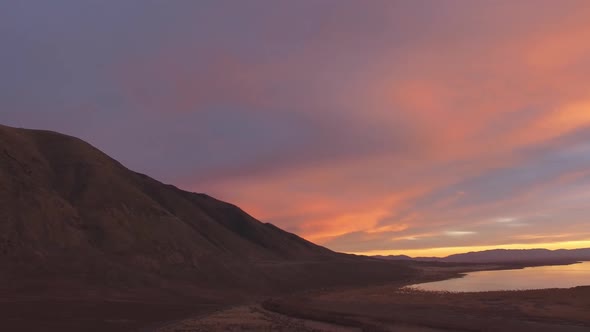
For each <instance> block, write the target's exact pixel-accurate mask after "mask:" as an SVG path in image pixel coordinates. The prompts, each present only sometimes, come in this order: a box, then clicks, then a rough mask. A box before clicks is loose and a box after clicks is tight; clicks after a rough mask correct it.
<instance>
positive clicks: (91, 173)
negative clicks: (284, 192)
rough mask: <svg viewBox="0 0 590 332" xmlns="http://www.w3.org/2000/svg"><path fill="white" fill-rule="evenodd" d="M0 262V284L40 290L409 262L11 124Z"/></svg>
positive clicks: (243, 280) (4, 135)
mask: <svg viewBox="0 0 590 332" xmlns="http://www.w3.org/2000/svg"><path fill="white" fill-rule="evenodd" d="M0 264H1V267H0V281H1V282H2V285H3V286H0V288H2V287H4V290H5V291H9V290H15V289H20V290H22V292H32V293H34V294H36V295H38V294H40V293H43V292H49V293H52V294H63V293H64V292H65V293H67V294H70V295H71V294H73V293H74V292H80V293H84V294H85V295H88V293H89V289H91V288H92V289H97V291H95V293H101V294H102V292H114V291H115V290H116V289H119V290H121V291H125V292H127V291H129V290H131V289H145V291H146V292H158V291H163V290H165V289H175V290H176V292H181V293H183V294H190V293H191V292H192V293H196V294H200V295H202V294H203V293H204V290H206V291H207V292H208V291H211V290H212V289H222V290H224V291H228V290H231V289H234V290H236V292H237V291H239V292H273V291H281V290H283V291H284V290H294V289H305V288H313V287H323V286H326V285H333V284H338V283H344V284H347V283H354V282H358V281H357V280H356V279H358V278H359V277H361V276H362V277H363V278H364V279H366V278H368V279H371V278H373V279H375V280H387V279H391V278H397V277H399V276H403V275H407V274H408V273H412V271H411V269H409V268H405V267H403V266H394V265H391V264H385V265H384V264H382V262H377V261H375V260H371V259H367V258H361V257H355V256H351V255H344V254H339V253H335V252H332V251H330V250H328V249H326V248H324V247H321V246H318V245H315V244H313V243H311V242H309V241H306V240H304V239H302V238H300V237H298V236H297V235H294V234H291V233H288V232H285V231H283V230H281V229H280V228H278V227H276V226H274V225H272V224H268V223H262V222H260V221H258V220H256V219H255V218H253V217H252V216H250V215H248V214H247V213H246V212H244V211H243V210H241V209H240V208H238V207H237V206H235V205H232V204H229V203H225V202H222V201H220V200H217V199H215V198H212V197H210V196H207V195H205V194H198V193H191V192H186V191H183V190H180V189H178V188H176V187H174V186H172V185H166V184H163V183H160V182H158V181H156V180H154V179H152V178H150V177H148V176H146V175H143V174H139V173H136V172H133V171H131V170H129V169H127V168H125V167H124V166H123V165H122V164H120V163H119V162H117V161H116V160H114V159H112V158H110V157H109V156H107V155H106V154H104V153H102V152H101V151H99V150H98V149H96V148H94V147H93V146H91V145H90V144H88V143H86V142H84V141H82V140H80V139H77V138H74V137H70V136H67V135H63V134H59V133H55V132H50V131H42V130H27V129H17V128H11V127H6V126H0ZM0 292H1V289H0Z"/></svg>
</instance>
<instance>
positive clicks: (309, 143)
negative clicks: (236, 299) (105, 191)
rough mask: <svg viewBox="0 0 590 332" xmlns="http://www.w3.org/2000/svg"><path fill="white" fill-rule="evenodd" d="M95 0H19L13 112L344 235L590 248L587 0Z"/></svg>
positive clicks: (299, 228) (445, 248)
mask: <svg viewBox="0 0 590 332" xmlns="http://www.w3.org/2000/svg"><path fill="white" fill-rule="evenodd" d="M93 3H94V5H93V6H85V7H84V10H81V9H80V8H78V6H79V4H78V2H75V1H70V4H69V5H68V6H61V7H60V6H55V4H50V3H49V2H48V3H42V2H41V3H38V4H36V5H35V7H34V8H33V5H32V4H26V3H25V2H24V1H23V2H21V1H15V2H14V3H12V4H6V5H3V6H4V7H8V9H6V8H5V9H3V10H2V12H3V14H0V38H1V39H2V40H10V41H11V43H13V44H14V45H15V46H14V47H10V48H3V51H2V53H3V55H2V56H1V57H0V69H2V73H3V75H2V77H0V87H1V89H0V123H2V124H6V125H10V126H21V127H28V128H44V129H51V130H56V131H60V132H65V133H67V134H71V135H75V136H78V137H81V138H83V139H85V140H87V141H89V142H91V143H92V144H94V145H96V146H97V147H98V148H100V149H101V150H103V151H105V152H106V153H108V154H109V155H112V156H113V157H114V158H116V159H117V160H118V161H120V162H121V163H123V164H124V165H125V166H127V167H129V168H130V169H134V170H138V171H141V172H144V173H146V174H148V175H150V176H153V177H155V178H157V179H159V180H161V181H163V182H167V183H172V184H174V185H176V186H178V187H180V188H183V189H186V190H190V191H196V192H204V193H208V194H210V195H212V196H214V197H217V198H220V199H223V200H225V201H229V202H232V203H233V204H236V205H238V206H240V207H241V208H243V209H244V210H245V211H247V212H248V213H250V214H252V215H253V216H254V217H256V218H257V219H259V220H261V221H263V222H270V223H273V224H275V225H277V226H279V227H281V228H283V229H285V230H287V231H290V232H294V233H296V234H298V235H300V236H302V237H304V238H306V239H308V240H310V241H314V242H316V243H318V244H321V245H324V246H326V247H328V248H330V249H333V250H337V251H342V252H348V253H357V254H371V255H375V254H379V255H385V254H396V255H398V254H405V255H410V256H445V255H449V254H453V253H458V252H466V251H477V250H485V249H492V248H505V249H527V248H540V247H542V248H548V249H559V248H568V249H569V248H581V247H590V220H589V219H588V218H589V217H588V216H590V204H589V202H590V1H586V0H581V1H573V0H572V1H570V0H564V1H550V0H547V1H545V0H535V1H518V2H513V1H503V0H500V1H485V0H483V1H455V0H449V1H428V2H423V1H389V0H387V1H378V0H376V1H370V2H363V1H346V0H334V1H331V0H327V1H303V0H297V1H285V2H283V1H281V2H277V1H255V0H251V1H176V2H164V1H162V2H157V1H146V2H145V4H144V5H143V7H142V8H141V9H140V10H138V8H136V6H133V5H131V4H127V3H126V2H125V1H121V2H117V1H110V2H100V1H96V2H93ZM164 4H166V6H164ZM335 4H338V6H336V5H335ZM58 8H59V9H58ZM64 8H67V10H64ZM531 8H533V10H531ZM6 13H10V14H9V15H7V14H6ZM41 14H42V15H41ZM171 18H173V19H171ZM221 18H223V19H221ZM97 26H98V27H100V28H99V29H96V28H95V27H97ZM93 27H94V28H93ZM47 40H51V43H48V42H46V41H47ZM64 119H67V121H64Z"/></svg>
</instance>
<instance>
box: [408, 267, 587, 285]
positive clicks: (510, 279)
mask: <svg viewBox="0 0 590 332" xmlns="http://www.w3.org/2000/svg"><path fill="white" fill-rule="evenodd" d="M589 285H590V262H584V263H579V264H572V265H561V266H540V267H527V268H525V269H521V270H503V271H480V272H471V273H468V274H467V275H466V276H465V277H463V278H458V279H450V280H443V281H437V282H428V283H424V284H417V285H413V286H412V287H413V288H418V289H423V290H433V291H450V292H481V291H494V290H519V289H541V288H570V287H575V286H589Z"/></svg>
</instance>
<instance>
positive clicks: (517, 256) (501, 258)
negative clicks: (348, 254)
mask: <svg viewBox="0 0 590 332" xmlns="http://www.w3.org/2000/svg"><path fill="white" fill-rule="evenodd" d="M373 257H376V258H379V259H387V260H404V261H434V262H449V263H510V262H531V261H547V260H551V261H556V260H574V261H576V260H580V261H584V260H590V248H580V249H555V250H549V249H543V248H536V249H490V250H484V251H470V252H466V253H460V254H453V255H449V256H446V257H409V256H406V255H392V256H373Z"/></svg>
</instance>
